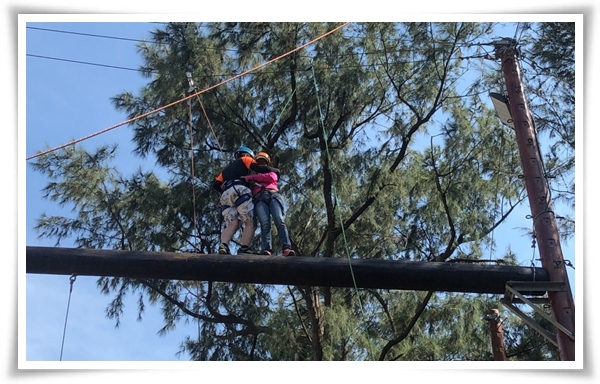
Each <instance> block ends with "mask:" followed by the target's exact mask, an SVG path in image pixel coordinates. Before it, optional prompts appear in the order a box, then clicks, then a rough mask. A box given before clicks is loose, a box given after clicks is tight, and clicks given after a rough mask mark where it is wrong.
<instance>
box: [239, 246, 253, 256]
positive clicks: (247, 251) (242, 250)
mask: <svg viewBox="0 0 600 384" xmlns="http://www.w3.org/2000/svg"><path fill="white" fill-rule="evenodd" d="M241 254H245V255H253V254H255V253H254V252H252V251H251V250H250V247H249V246H247V245H242V246H241V247H240V249H238V255H241Z"/></svg>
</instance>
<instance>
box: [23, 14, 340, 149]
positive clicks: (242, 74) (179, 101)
mask: <svg viewBox="0 0 600 384" xmlns="http://www.w3.org/2000/svg"><path fill="white" fill-rule="evenodd" d="M348 24H350V22H345V23H343V24H341V25H339V26H337V27H335V28H334V29H332V30H330V31H329V32H326V33H324V34H323V35H321V36H318V37H316V38H315V39H313V40H310V41H309V42H307V43H304V44H302V45H300V46H298V47H296V48H294V49H292V50H291V51H289V52H286V53H284V54H282V55H279V56H277V57H275V58H274V59H271V60H269V61H266V62H264V63H262V64H260V65H258V66H256V67H254V68H251V69H249V70H247V71H244V72H242V73H239V74H237V75H235V76H233V77H230V78H229V79H226V80H223V81H221V82H220V83H217V84H214V85H212V86H210V87H208V88H205V89H203V90H201V91H197V92H195V93H193V94H191V95H188V96H186V97H184V98H182V99H180V100H177V101H174V102H172V103H169V104H166V105H164V106H162V107H160V108H157V109H155V110H153V111H149V112H146V113H143V114H141V115H139V116H136V117H133V118H131V119H128V120H125V121H123V122H121V123H118V124H115V125H112V126H110V127H108V128H105V129H103V130H101V131H98V132H96V133H93V134H90V135H88V136H85V137H82V138H80V139H77V140H73V141H70V142H68V143H65V144H63V145H60V146H58V147H55V148H51V149H48V150H46V151H42V152H39V153H37V154H35V155H32V156H29V157H28V158H26V160H31V159H34V158H36V157H39V156H43V155H45V154H48V153H50V152H54V151H57V150H59V149H62V148H65V147H68V146H70V145H74V144H77V143H80V142H82V141H84V140H88V139H90V138H92V137H95V136H98V135H101V134H103V133H106V132H108V131H111V130H113V129H116V128H118V127H121V126H123V125H126V124H129V123H132V122H134V121H136V120H139V119H142V118H144V117H146V116H149V115H153V114H155V113H158V112H160V111H163V110H165V109H167V108H169V107H172V106H173V105H177V104H179V103H182V102H184V101H187V100H189V99H191V98H193V97H197V96H198V95H201V94H203V93H206V92H208V91H210V90H213V89H215V88H217V87H219V86H221V85H224V84H227V83H229V82H231V81H233V80H235V79H237V78H240V77H242V76H245V75H247V74H249V73H251V72H254V71H256V70H258V69H260V68H263V67H265V66H267V65H269V64H271V63H273V62H275V61H277V60H280V59H282V58H284V57H286V56H289V55H291V54H292V53H294V52H297V51H299V50H301V49H303V48H305V47H307V46H309V45H311V44H314V43H315V42H317V41H319V40H321V39H323V38H325V37H326V36H329V35H331V34H332V33H334V32H336V31H338V30H340V29H341V28H343V27H345V26H346V25H348Z"/></svg>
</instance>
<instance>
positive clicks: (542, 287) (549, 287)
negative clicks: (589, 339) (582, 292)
mask: <svg viewBox="0 0 600 384" xmlns="http://www.w3.org/2000/svg"><path fill="white" fill-rule="evenodd" d="M564 289H565V283H564V282H551V281H539V282H538V281H530V282H527V281H507V282H506V291H505V293H504V298H503V299H502V300H501V303H502V304H503V305H504V306H505V307H507V308H508V309H510V310H511V311H512V312H514V313H515V314H516V315H517V316H519V317H520V318H521V320H523V321H524V322H525V323H527V324H528V325H529V326H530V327H532V328H533V329H535V330H536V331H538V332H539V333H540V334H541V335H542V336H543V337H544V338H546V339H547V340H548V341H550V342H551V343H552V344H554V345H555V346H556V347H558V343H557V341H556V336H555V335H554V334H552V333H550V332H548V331H547V330H546V329H544V328H543V327H542V326H541V325H539V324H538V323H537V322H536V321H535V320H534V319H532V318H531V317H530V316H528V315H527V314H525V313H523V312H522V311H521V310H520V309H519V308H517V307H516V306H515V305H514V304H527V305H529V306H530V307H531V308H532V309H533V310H534V311H535V312H536V313H538V314H539V315H540V316H542V317H543V318H544V319H546V320H548V321H549V322H550V323H551V324H552V325H554V326H555V327H556V328H557V329H558V330H559V331H561V332H563V333H564V334H566V335H567V336H568V337H569V338H570V339H571V340H575V335H573V333H571V332H570V331H569V330H568V329H566V328H565V327H563V326H562V325H561V324H559V323H557V322H556V321H555V320H554V319H553V318H552V317H551V316H549V315H548V314H547V313H546V312H544V311H543V310H542V309H540V308H539V307H538V306H537V305H536V304H545V303H548V298H526V297H525V296H524V295H523V293H524V292H540V291H545V292H549V291H554V292H559V291H564Z"/></svg>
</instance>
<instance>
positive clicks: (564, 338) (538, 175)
mask: <svg viewBox="0 0 600 384" xmlns="http://www.w3.org/2000/svg"><path fill="white" fill-rule="evenodd" d="M496 55H497V57H499V58H500V59H501V60H502V73H503V75H504V79H505V82H506V90H507V94H508V103H509V106H510V112H511V115H512V118H513V121H514V126H515V134H516V140H517V145H518V147H519V154H520V156H521V165H522V167H523V173H524V176H525V187H526V189H527V194H528V198H529V207H530V209H531V216H532V218H533V226H534V230H535V239H536V241H537V244H538V248H539V251H540V257H541V261H542V266H543V267H544V269H546V270H547V271H548V274H549V277H550V281H552V282H564V283H565V289H564V290H563V291H551V292H548V298H549V299H550V305H551V308H552V314H553V317H554V319H555V320H556V322H557V323H559V324H560V325H562V326H563V327H564V328H565V329H567V330H568V331H569V332H570V333H571V334H573V335H574V334H575V303H574V301H573V294H572V293H571V286H570V285H569V277H568V275H567V270H566V267H565V262H564V259H563V255H562V250H561V247H560V236H559V234H558V228H557V225H556V221H555V218H554V212H553V211H552V202H551V200H550V193H549V188H548V183H547V180H546V174H545V173H544V167H543V159H542V158H541V156H540V149H539V146H538V140H537V132H536V130H535V126H534V123H533V119H532V118H531V114H530V112H529V107H528V105H527V100H526V98H525V94H524V92H523V83H522V81H521V68H520V66H519V62H518V51H517V47H516V41H515V40H514V39H503V40H502V41H501V42H499V43H498V44H497V45H496ZM556 339H557V342H558V349H559V351H560V357H561V360H567V361H574V360H575V340H573V339H572V338H571V337H570V336H569V335H567V334H565V333H564V332H562V331H560V330H559V329H556Z"/></svg>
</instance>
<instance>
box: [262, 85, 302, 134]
mask: <svg viewBox="0 0 600 384" xmlns="http://www.w3.org/2000/svg"><path fill="white" fill-rule="evenodd" d="M295 93H296V90H295V89H294V90H293V91H292V93H291V94H290V97H288V99H287V101H286V103H285V105H284V106H283V109H282V110H281V112H280V113H279V116H277V119H275V122H274V123H273V126H271V129H270V130H269V132H267V134H266V135H265V137H267V138H268V137H269V135H271V132H273V129H275V127H276V126H277V125H278V124H279V121H280V120H281V116H283V113H284V112H285V110H286V109H287V107H288V105H290V102H291V101H292V98H293V97H294V94H295ZM262 144H263V146H266V145H265V144H266V143H265V142H264V141H263V143H262Z"/></svg>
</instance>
